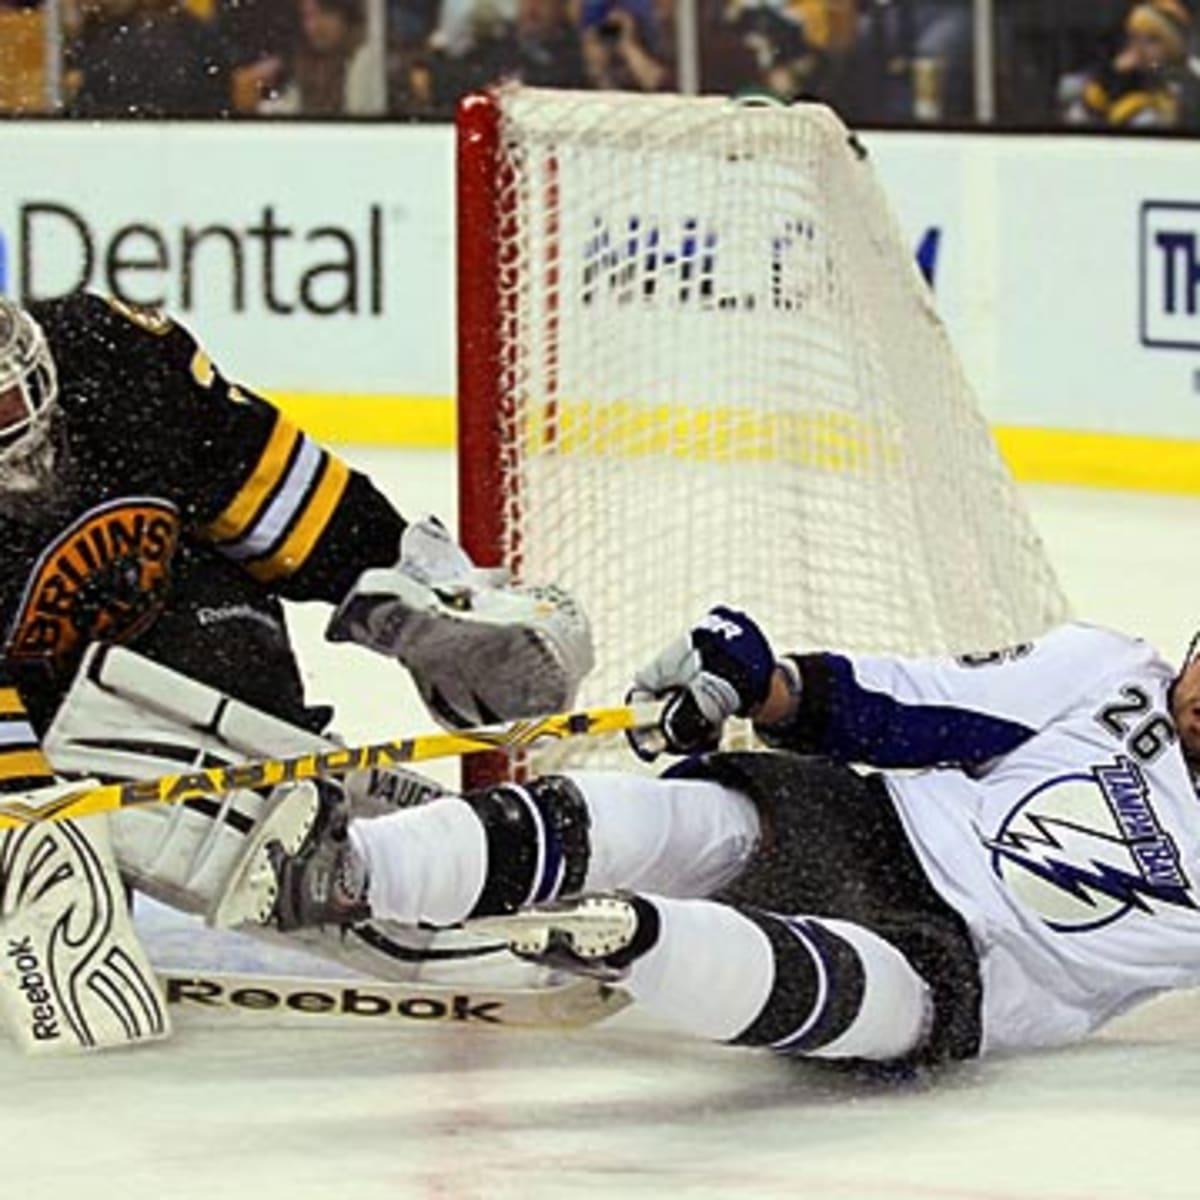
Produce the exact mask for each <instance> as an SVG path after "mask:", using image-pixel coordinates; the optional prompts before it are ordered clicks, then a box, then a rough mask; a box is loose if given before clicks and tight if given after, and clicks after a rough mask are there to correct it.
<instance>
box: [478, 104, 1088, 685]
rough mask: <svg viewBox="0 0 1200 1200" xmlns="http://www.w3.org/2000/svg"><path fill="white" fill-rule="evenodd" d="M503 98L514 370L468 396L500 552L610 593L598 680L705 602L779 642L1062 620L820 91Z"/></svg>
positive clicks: (917, 281)
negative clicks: (749, 99)
mask: <svg viewBox="0 0 1200 1200" xmlns="http://www.w3.org/2000/svg"><path fill="white" fill-rule="evenodd" d="M493 103H494V104H495V105H497V106H498V118H499V142H498V148H495V149H494V150H493V151H492V153H493V154H494V160H495V161H494V172H493V178H494V181H495V190H494V194H493V196H492V198H491V203H492V204H494V206H495V209H494V212H495V214H496V223H497V226H498V230H499V238H498V242H497V245H496V246H495V247H494V253H495V259H494V262H495V264H496V269H497V276H496V278H497V280H498V284H499V286H498V288H497V289H496V293H495V304H494V309H495V315H494V319H495V322H496V328H497V329H498V330H499V331H500V334H501V337H500V342H499V347H498V357H499V361H498V364H497V370H496V371H494V372H493V377H494V378H496V380H497V386H496V388H495V390H494V392H493V393H492V394H491V395H484V396H481V397H476V396H473V395H472V394H471V391H472V388H471V387H470V386H467V387H464V389H463V391H464V396H463V403H464V404H476V403H478V404H484V405H487V406H489V407H488V411H489V413H490V414H491V415H492V420H493V423H494V428H495V431H496V435H497V436H496V442H495V447H494V451H493V453H494V455H495V459H494V461H495V463H496V464H498V467H499V475H498V479H499V481H500V482H499V487H500V491H501V492H502V496H500V497H497V498H496V503H499V504H501V505H502V513H503V520H502V523H501V527H500V529H499V531H498V542H499V544H498V545H497V546H496V552H497V554H498V556H499V558H500V559H501V560H502V561H505V562H507V563H509V564H511V565H514V566H515V567H516V568H517V569H518V571H519V574H520V575H521V576H522V577H523V578H525V579H529V580H537V581H545V580H555V581H558V582H560V583H562V584H563V585H565V586H566V587H568V588H569V589H571V590H572V591H573V592H575V593H576V594H577V596H578V597H579V598H580V599H581V600H582V602H583V603H584V604H585V606H586V607H587V609H588V612H589V613H590V615H591V618H592V621H593V623H594V629H595V634H596V645H597V657H598V666H597V669H596V671H595V673H594V674H593V676H592V677H591V678H590V680H589V681H588V682H587V683H586V684H585V686H584V689H583V693H582V695H581V701H582V702H583V703H585V704H611V703H616V702H619V701H620V700H621V698H622V697H623V695H624V693H625V690H626V688H627V686H628V683H629V679H630V676H631V674H632V672H633V670H634V669H635V668H636V667H637V666H639V665H640V664H642V663H643V662H645V661H646V660H647V659H649V658H650V657H651V656H653V654H654V653H655V652H656V651H657V650H658V649H660V648H661V647H662V646H663V645H664V644H665V643H666V642H667V641H668V640H669V639H670V638H672V637H673V636H675V635H677V634H678V633H680V632H682V631H683V630H684V629H685V628H687V626H688V625H689V624H690V623H691V622H693V621H694V620H695V619H696V618H697V617H698V616H700V615H701V614H702V613H703V612H704V611H705V610H706V609H707V608H708V607H709V606H710V605H712V604H714V603H720V602H723V603H728V604H731V605H734V606H737V607H742V608H744V609H746V610H748V611H749V612H750V613H752V614H753V615H754V616H755V617H757V618H758V619H759V620H760V622H761V623H762V624H763V625H764V627H765V628H766V629H767V630H768V631H769V633H770V635H771V637H772V640H773V641H774V643H775V644H776V647H777V649H779V650H785V649H796V648H811V647H832V648H842V649H849V650H885V651H898V652H906V653H914V654H923V653H932V652H945V651H955V652H960V651H968V650H979V649H983V648H988V647H992V646H995V645H1000V644H1005V643H1009V642H1012V641H1015V640H1019V639H1021V638H1022V637H1025V636H1028V635H1030V634H1033V633H1036V632H1039V631H1041V630H1043V629H1044V628H1046V627H1047V626H1048V625H1050V624H1052V623H1054V622H1056V621H1058V620H1060V619H1062V617H1063V616H1064V614H1065V613H1066V604H1065V601H1064V598H1063V595H1062V593H1061V591H1060V589H1059V586H1058V583H1057V581H1056V579H1055V576H1054V572H1053V570H1052V569H1051V567H1050V564H1049V563H1048V561H1047V559H1046V555H1045V552H1044V550H1043V548H1042V545H1041V543H1040V542H1039V539H1038V537H1037V535H1036V533H1035V532H1034V530H1033V528H1032V526H1031V524H1030V521H1029V519H1028V517H1027V515H1026V512H1025V509H1024V507H1023V505H1022V503H1021V500H1020V498H1019V497H1018V495H1017V493H1016V491H1015V488H1014V486H1013V483H1012V480H1011V478H1010V476H1009V474H1008V472H1007V470H1006V468H1005V466H1004V464H1003V462H1002V461H1001V459H1000V456H999V454H998V452H997V449H996V446H995V444H994V442H993V440H992V438H991V435H990V433H989V430H988V428H987V426H986V424H985V422H984V420H983V418H982V417H981V415H980V413H979V410H978V408H977V405H976V402H975V399H974V397H973V395H972V393H971V389H970V386H969V385H968V383H967V381H966V379H965V378H964V375H963V372H962V369H961V367H960V365H959V362H958V359H957V357H956V355H955V352H954V349H953V347H952V346H951V344H950V341H949V339H948V337H947V334H946V330H945V328H944V327H943V325H942V323H941V321H940V320H939V318H938V316H937V314H936V312H935V310H934V305H933V297H932V295H931V293H930V291H929V289H928V288H927V286H926V284H925V282H924V281H923V279H922V278H921V276H920V274H919V272H918V270H917V268H916V265H915V263H914V261H913V255H912V248H911V247H910V246H908V245H907V244H906V243H905V241H904V239H903V238H902V237H901V235H900V233H899V231H898V228H897V225H896V222H895V221H894V219H893V217H892V214H891V212H890V210H889V208H888V204H887V202H886V199H885V197H884V194H883V192H882V190H881V188H880V186H879V184H878V182H877V180H876V178H875V176H874V173H873V171H872V168H871V165H870V163H869V161H868V160H866V159H865V158H864V157H863V155H862V153H861V151H860V150H859V149H858V148H857V147H856V146H855V145H854V144H853V142H852V140H851V138H850V136H849V134H848V132H847V130H846V129H845V127H844V126H843V125H842V124H841V123H840V121H838V119H837V118H836V117H835V116H834V115H833V114H832V113H831V112H830V111H829V110H828V109H825V108H823V107H819V106H804V107H793V108H786V109H785V108H775V107H770V108H761V107H756V108H748V107H742V106H738V105H736V104H734V103H732V102H728V101H724V100H716V99H701V100H697V99H689V98H680V97H666V96H653V97H635V96H626V95H613V94H586V93H563V92H545V91H537V90H523V89H506V90H503V91H501V92H500V93H498V95H497V96H496V97H494V98H493ZM462 136H463V134H462V131H461V130H460V137H462ZM460 220H461V218H460ZM469 220H470V217H469V214H468V221H469ZM461 228H462V225H461V224H460V229H461ZM465 240H466V241H468V242H469V240H470V238H467V239H465ZM463 253H464V254H466V255H468V256H469V255H470V254H471V251H470V249H469V246H464V248H463ZM477 262H478V260H476V265H477ZM463 269H464V271H465V272H467V275H466V277H465V278H464V282H465V283H466V282H469V278H470V271H471V269H472V260H471V259H470V258H469V257H468V258H466V259H464V261H463ZM476 283H478V280H476ZM476 365H478V364H476ZM463 378H464V380H465V379H466V372H464V373H463ZM477 454H478V451H477V450H473V451H470V452H469V453H468V454H467V455H466V457H465V459H464V461H463V462H462V463H461V465H460V469H461V470H463V471H468V472H469V471H472V470H474V469H476V468H477V467H478V465H479V462H478V458H477V457H474V458H473V456H477ZM478 517H479V514H477V513H472V512H471V511H467V512H464V514H463V521H464V526H466V527H467V528H469V527H470V524H471V522H472V521H474V520H476V519H478Z"/></svg>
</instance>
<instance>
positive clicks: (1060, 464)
mask: <svg viewBox="0 0 1200 1200" xmlns="http://www.w3.org/2000/svg"><path fill="white" fill-rule="evenodd" d="M272 399H273V400H274V401H275V402H276V403H277V404H278V405H279V406H280V408H282V409H283V411H284V412H285V413H287V414H288V415H289V416H290V417H291V418H292V419H293V420H294V421H296V423H297V424H298V425H300V426H301V427H302V428H303V429H304V430H305V431H306V432H307V433H308V434H309V435H310V436H312V437H315V438H317V439H319V440H320V441H323V442H332V443H335V444H340V445H344V446H352V445H357V446H393V447H398V448H405V449H410V450H449V449H451V448H452V447H453V446H454V441H455V428H456V422H455V413H454V402H453V400H451V399H450V398H449V397H446V396H411V395H397V396H388V395H342V396H339V395H327V394H326V395H322V394H315V393H295V392H291V393H289V392H283V393H276V394H274V395H273V396H272ZM992 432H993V434H994V435H995V437H996V440H997V442H998V443H999V445H1000V449H1001V451H1002V453H1003V454H1004V457H1005V458H1006V460H1007V461H1008V465H1009V469H1010V470H1011V471H1012V473H1013V474H1014V475H1015V476H1016V477H1017V479H1019V480H1022V481H1023V482H1028V483H1065V484H1075V485H1081V486H1085V487H1103V488H1128V489H1134V490H1139V491H1151V492H1176V493H1183V494H1190V495H1200V440H1192V439H1187V438H1167V437H1151V436H1145V435H1140V434H1126V433H1093V432H1085V431H1082V430H1071V429H1033V428H1028V427H1023V426H1011V425H1000V426H995V427H993V430H992Z"/></svg>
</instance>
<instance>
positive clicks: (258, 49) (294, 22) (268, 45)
mask: <svg viewBox="0 0 1200 1200" xmlns="http://www.w3.org/2000/svg"><path fill="white" fill-rule="evenodd" d="M217 28H218V31H219V33H220V36H221V40H222V42H223V44H224V46H225V54H226V58H227V59H228V61H229V63H230V67H231V69H232V73H233V107H234V108H235V109H236V110H237V111H238V112H256V111H257V110H258V108H259V106H260V105H262V104H263V102H264V101H272V100H276V99H278V96H279V89H280V87H281V86H282V83H283V81H284V79H285V76H286V64H287V63H288V62H290V61H291V58H292V55H293V53H294V52H295V49H296V46H297V44H298V43H299V40H300V18H299V13H298V12H297V11H296V6H295V5H294V4H292V3H289V2H288V0H222V3H221V7H220V10H219V13H218V17H217Z"/></svg>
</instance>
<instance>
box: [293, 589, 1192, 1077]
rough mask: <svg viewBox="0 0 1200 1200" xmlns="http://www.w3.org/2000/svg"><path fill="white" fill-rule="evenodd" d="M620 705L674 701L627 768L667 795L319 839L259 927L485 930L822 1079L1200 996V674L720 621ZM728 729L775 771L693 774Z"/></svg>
mask: <svg viewBox="0 0 1200 1200" xmlns="http://www.w3.org/2000/svg"><path fill="white" fill-rule="evenodd" d="M635 695H636V696H639V697H641V698H645V697H646V696H653V697H665V698H667V700H668V703H667V706H666V710H665V716H664V718H663V722H662V729H661V733H660V735H659V741H658V744H657V745H656V744H651V743H649V742H648V741H647V739H646V737H645V736H642V737H641V738H640V739H639V745H640V748H641V749H642V751H643V752H646V753H652V752H654V751H656V750H659V749H666V750H668V751H670V752H673V753H675V754H683V755H689V756H691V757H688V758H686V759H685V760H684V761H683V762H681V763H679V764H678V765H676V766H674V767H673V768H672V769H671V770H669V771H667V772H666V774H664V775H663V776H662V777H660V778H657V779H654V778H644V777H642V776H639V775H633V774H622V773H611V772H609V773H605V772H595V771H577V772H567V773H564V774H561V775H550V776H546V777H543V778H539V779H535V780H533V781H531V782H529V783H525V784H520V785H518V784H507V785H503V786H497V787H494V788H489V789H487V790H484V791H480V792H477V793H474V794H469V795H466V796H464V797H461V798H459V797H453V796H447V797H444V798H440V799H437V800H435V801H433V802H432V803H430V804H427V805H425V806H423V807H421V808H417V809H412V810H408V811H405V812H400V813H395V814H391V815H386V816H383V817H380V818H378V819H375V820H352V821H350V822H349V824H348V827H347V826H346V824H345V823H344V822H341V821H335V822H334V823H333V824H332V825H330V826H328V827H326V828H325V829H324V830H323V831H322V832H321V833H320V834H319V835H318V836H317V837H315V838H313V839H310V841H309V843H308V844H307V845H306V846H305V848H304V849H303V850H302V851H301V853H300V854H299V855H297V856H294V857H289V856H288V855H286V854H284V853H283V852H282V851H281V852H279V853H278V855H277V858H278V860H279V865H280V876H281V878H280V900H279V906H278V910H277V913H276V920H277V922H278V923H279V924H280V926H282V927H284V928H289V927H293V926H303V925H307V924H311V923H320V922H333V923H337V922H343V921H347V920H357V919H360V918H361V917H362V916H363V915H365V914H367V913H371V914H374V915H375V916H376V917H387V918H392V919H395V920H398V921H402V922H406V923H415V922H418V921H424V922H429V923H432V924H435V925H448V924H452V923H455V922H458V921H463V920H477V921H478V920H480V919H485V920H483V924H484V925H485V926H486V927H487V928H489V929H490V930H492V931H493V932H494V931H501V932H503V933H504V934H505V936H507V937H508V938H509V939H510V940H511V943H512V945H513V947H514V949H515V950H517V951H518V952H519V953H521V954H523V955H526V956H528V957H530V958H531V959H534V960H536V961H538V962H542V963H552V964H555V965H557V966H560V967H565V968H567V969H569V970H573V971H576V972H579V973H584V974H593V975H597V976H599V977H601V978H604V979H607V980H610V981H612V982H613V983H614V984H615V985H616V986H617V987H619V988H622V989H626V990H627V991H628V993H629V994H630V995H631V996H632V997H633V998H634V1000H635V1001H637V1002H640V1003H641V1004H644V1005H645V1006H646V1007H647V1008H648V1009H651V1010H653V1011H654V1012H655V1013H656V1014H658V1015H659V1016H660V1017H663V1018H665V1019H666V1020H668V1021H670V1022H673V1023H674V1024H675V1025H676V1026H677V1027H678V1028H680V1029H681V1030H685V1031H688V1032H690V1033H693V1034H695V1035H697V1036H699V1037H703V1038H710V1039H714V1040H717V1041H722V1042H732V1043H736V1044H740V1045H747V1046H764V1047H770V1048H772V1049H774V1050H776V1051H778V1052H780V1053H782V1054H789V1055H806V1056H813V1057H817V1058H824V1059H866V1060H876V1061H884V1062H893V1061H907V1062H918V1063H924V1062H936V1061H944V1060H951V1059H962V1058H968V1057H971V1056H974V1055H978V1054H984V1053H989V1052H996V1051H1013V1050H1024V1049H1029V1048H1033V1047H1039V1046H1052V1045H1058V1044H1062V1043H1066V1042H1070V1041H1073V1040H1075V1039H1078V1038H1081V1037H1083V1036H1084V1035H1086V1034H1087V1033H1089V1032H1090V1031H1091V1030H1094V1029H1095V1028H1097V1027H1098V1026H1100V1025H1101V1024H1103V1023H1104V1022H1105V1021H1107V1020H1109V1019H1110V1018H1112V1017H1114V1016H1116V1015H1117V1014H1119V1013H1121V1012H1123V1011H1125V1010H1126V1009H1128V1008H1130V1007H1131V1006H1132V1005H1134V1004H1136V1003H1138V1002H1139V1001H1141V1000H1143V999H1145V998H1147V997H1149V996H1151V995H1153V994H1155V993H1156V992H1160V991H1162V990H1165V989H1170V988H1175V987H1181V986H1187V985H1195V984H1197V983H1198V982H1200V936H1198V934H1200V916H1198V914H1197V909H1196V898H1195V891H1194V880H1193V878H1192V876H1193V874H1195V873H1196V871H1197V870H1198V869H1200V868H1198V867H1197V863H1198V862H1200V808H1198V807H1197V799H1196V779H1195V763H1196V762H1197V761H1200V660H1198V659H1196V658H1193V657H1192V656H1190V655H1189V658H1188V661H1187V662H1186V663H1185V664H1184V666H1183V668H1182V669H1181V670H1176V669H1175V668H1173V667H1171V666H1170V665H1168V664H1167V663H1166V662H1164V661H1163V659H1162V658H1160V657H1159V656H1158V654H1156V652H1155V651H1154V650H1153V649H1152V648H1151V647H1150V646H1148V645H1147V644H1146V643H1144V642H1141V641H1138V640H1135V639H1133V638H1130V637H1126V636H1123V635H1121V634H1119V633H1114V632H1109V631H1106V630H1103V629H1099V628H1093V627H1089V626H1086V625H1068V626H1064V627H1061V628H1058V629H1056V630H1054V631H1052V632H1050V633H1048V634H1047V635H1046V636H1044V637H1042V638H1040V639H1038V640H1037V641H1034V642H1031V643H1028V644H1025V645H1019V646H1013V647H1011V648H1009V649H1006V650H1001V651H998V652H996V653H994V654H987V655H979V656H969V657H966V658H963V659H960V660H957V661H955V660H949V659H947V660H929V661H924V660H921V661H917V660H904V659H899V658H887V657H872V656H867V655H843V654H835V653H814V654H800V655H793V656H788V657H784V658H782V659H779V660H777V659H776V657H775V654H774V652H773V651H772V649H771V647H770V645H769V643H768V641H767V639H766V637H765V636H764V634H763V633H762V632H761V631H760V630H759V628H758V627H757V626H756V625H755V623H754V622H753V621H752V620H751V618H750V617H748V616H746V615H745V614H743V613H740V612H738V611H735V610H732V609H728V608H718V609H715V610H714V611H713V612H711V613H710V614H709V615H708V616H707V617H706V618H705V619H704V620H703V621H701V622H700V624H699V625H697V626H696V627H695V628H694V629H692V630H691V631H690V633H689V634H687V635H686V636H685V637H683V638H681V639H680V640H679V641H677V642H676V643H675V644H673V645H672V646H670V647H669V648H668V649H667V650H666V651H664V652H663V653H662V654H661V655H660V656H659V658H658V659H657V660H656V661H655V662H653V663H652V664H651V665H650V666H649V667H648V668H646V669H645V670H644V671H643V672H642V673H641V674H640V675H639V676H638V678H637V681H636V687H635ZM734 715H742V716H750V717H752V718H753V719H754V721H755V725H756V729H757V733H758V735H759V737H760V738H761V739H762V740H763V741H764V742H766V743H767V744H768V745H769V746H772V747H774V749H771V750H763V751H761V752H744V753H718V752H710V751H711V748H712V747H713V746H715V745H716V743H717V738H718V735H719V733H720V730H721V728H722V726H723V725H724V723H725V722H726V720H727V719H728V718H730V717H732V716H734ZM851 763H855V764H866V765H869V766H871V767H874V768H877V770H875V771H873V772H871V773H867V774H862V773H859V772H857V771H855V770H854V769H852V768H851V767H850V766H849V765H848V764H851ZM914 768H915V770H913V769H914Z"/></svg>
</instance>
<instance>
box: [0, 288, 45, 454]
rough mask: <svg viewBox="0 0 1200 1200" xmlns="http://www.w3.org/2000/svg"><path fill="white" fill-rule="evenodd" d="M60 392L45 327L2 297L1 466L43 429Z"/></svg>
mask: <svg viewBox="0 0 1200 1200" xmlns="http://www.w3.org/2000/svg"><path fill="white" fill-rule="evenodd" d="M57 395H58V374H57V372H56V371H55V369H54V359H53V358H51V356H50V347H49V345H48V344H47V342H46V335H45V334H44V333H43V332H42V328H41V326H40V325H39V324H38V323H37V322H36V321H35V320H34V319H33V317H31V316H30V315H29V313H27V312H26V311H25V310H24V309H23V308H21V307H20V306H19V305H17V304H14V303H13V301H11V300H6V299H4V298H3V297H0V468H3V467H4V466H5V465H6V464H7V463H8V462H9V461H10V460H11V459H13V458H15V457H17V449H18V447H20V446H21V443H22V442H23V441H25V440H26V439H27V438H28V437H29V435H30V434H31V433H35V432H41V430H42V428H44V426H45V425H46V422H47V418H48V417H49V415H50V410H51V408H52V407H53V405H54V399H55V397H56V396H57ZM22 449H24V447H22Z"/></svg>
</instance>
